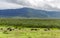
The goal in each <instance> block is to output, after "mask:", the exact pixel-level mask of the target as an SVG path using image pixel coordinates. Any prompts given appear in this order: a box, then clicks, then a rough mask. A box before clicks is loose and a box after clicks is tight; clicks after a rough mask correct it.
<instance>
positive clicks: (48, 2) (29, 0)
mask: <svg viewBox="0 0 60 38" xmlns="http://www.w3.org/2000/svg"><path fill="white" fill-rule="evenodd" d="M1 1H3V2H1ZM1 4H2V5H1ZM25 6H26V7H29V8H34V9H44V10H60V0H0V9H2V8H3V9H12V8H20V7H25ZM1 7H2V8H1Z"/></svg>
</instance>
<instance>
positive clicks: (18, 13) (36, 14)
mask: <svg viewBox="0 0 60 38" xmlns="http://www.w3.org/2000/svg"><path fill="white" fill-rule="evenodd" d="M0 17H26V18H60V11H46V10H37V9H32V8H20V9H7V10H0Z"/></svg>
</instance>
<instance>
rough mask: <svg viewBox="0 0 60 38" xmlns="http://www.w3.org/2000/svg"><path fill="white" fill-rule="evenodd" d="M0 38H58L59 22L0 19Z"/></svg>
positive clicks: (54, 20)
mask: <svg viewBox="0 0 60 38" xmlns="http://www.w3.org/2000/svg"><path fill="white" fill-rule="evenodd" d="M0 38H60V20H59V19H10V18H4V19H3V18H1V19H0Z"/></svg>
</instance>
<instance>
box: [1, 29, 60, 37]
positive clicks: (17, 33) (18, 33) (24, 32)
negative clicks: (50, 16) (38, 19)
mask: <svg viewBox="0 0 60 38" xmlns="http://www.w3.org/2000/svg"><path fill="white" fill-rule="evenodd" d="M37 29H38V30H37V31H35V30H33V31H31V28H21V30H18V29H15V30H14V31H8V34H5V33H3V31H4V30H3V31H0V38H60V29H55V28H52V29H51V30H50V31H44V29H45V28H37Z"/></svg>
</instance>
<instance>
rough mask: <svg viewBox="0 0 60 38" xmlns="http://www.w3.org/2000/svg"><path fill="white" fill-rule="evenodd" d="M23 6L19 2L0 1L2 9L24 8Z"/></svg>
mask: <svg viewBox="0 0 60 38" xmlns="http://www.w3.org/2000/svg"><path fill="white" fill-rule="evenodd" d="M22 7H23V6H22V5H19V4H15V3H8V2H2V1H0V9H16V8H22Z"/></svg>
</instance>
